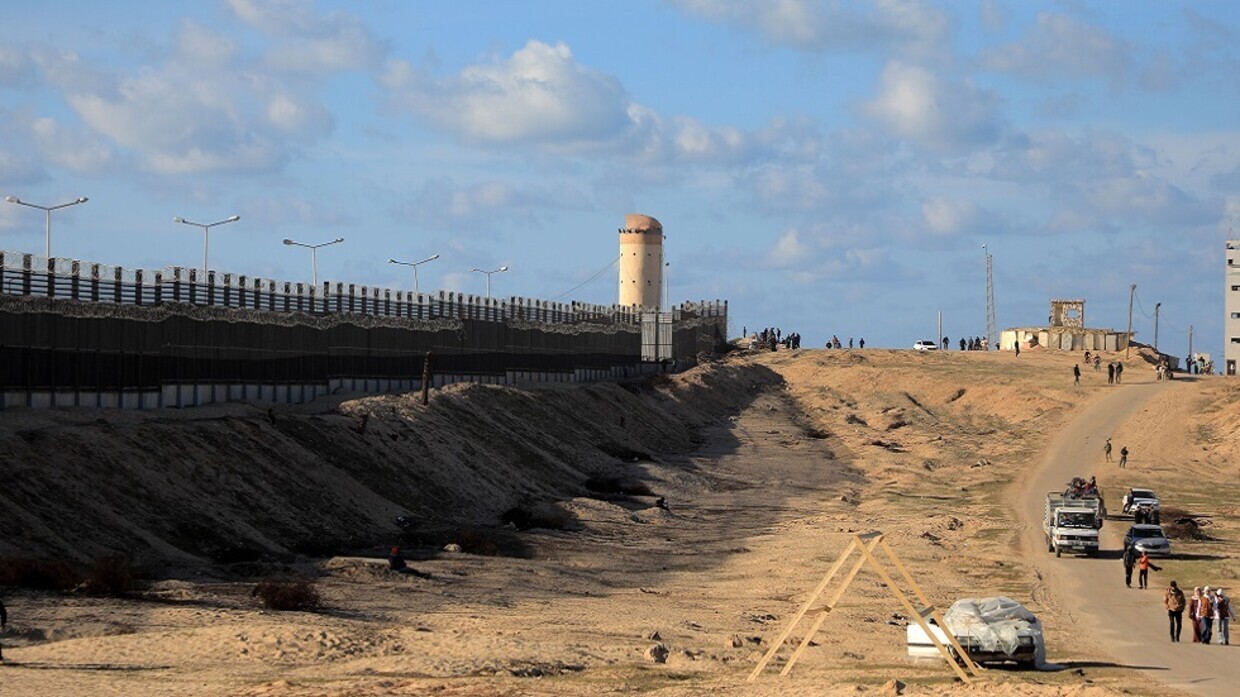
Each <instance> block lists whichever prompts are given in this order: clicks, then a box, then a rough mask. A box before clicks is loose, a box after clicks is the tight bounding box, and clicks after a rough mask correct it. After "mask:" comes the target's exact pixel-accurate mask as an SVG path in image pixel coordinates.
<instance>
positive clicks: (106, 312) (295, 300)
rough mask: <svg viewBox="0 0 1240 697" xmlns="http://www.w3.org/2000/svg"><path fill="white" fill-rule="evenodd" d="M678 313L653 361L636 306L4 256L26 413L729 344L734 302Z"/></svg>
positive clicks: (564, 366) (17, 394)
mask: <svg viewBox="0 0 1240 697" xmlns="http://www.w3.org/2000/svg"><path fill="white" fill-rule="evenodd" d="M647 314H649V313H647ZM664 314H665V315H666V317H667V318H668V319H669V320H670V323H669V324H667V326H665V327H663V329H664V331H663V332H661V334H662V336H661V341H660V343H661V344H662V347H661V348H659V349H658V350H657V351H655V352H654V353H653V354H651V352H649V351H644V350H643V342H642V334H643V331H646V330H648V329H649V328H647V327H644V326H643V324H644V323H643V319H644V318H643V313H641V312H639V311H637V310H636V309H634V308H628V307H621V306H610V307H606V306H599V305H591V304H587V303H578V302H572V303H552V302H547V301H539V300H532V299H527V298H510V299H507V300H492V299H487V298H481V297H477V296H471V295H463V294H457V293H445V292H439V293H436V294H415V293H406V292H404V291H400V290H395V291H394V290H391V289H386V288H374V287H367V286H358V285H354V284H344V283H324V284H322V286H319V287H310V286H307V285H304V284H299V283H292V282H278V281H272V280H269V279H261V278H247V277H245V276H238V275H233V274H216V273H209V274H206V275H205V276H202V275H201V274H200V273H199V272H198V271H196V270H186V269H182V268H175V267H174V268H170V269H165V270H161V271H154V272H152V271H146V270H142V269H138V270H127V269H122V268H119V267H110V266H105V265H102V264H93V263H87V262H78V261H72V260H61V259H42V258H39V257H36V256H34V255H29V254H23V255H13V254H8V253H2V252H0V393H4V392H6V391H7V392H8V395H9V396H8V397H6V399H8V400H9V403H10V404H21V403H34V399H33V398H32V397H31V395H36V394H38V393H49V394H50V393H53V392H64V391H91V392H96V393H102V392H117V393H129V392H133V391H150V390H159V389H162V388H165V387H167V386H169V385H187V384H192V385H237V384H263V385H323V384H331V383H333V382H337V383H341V381H355V380H363V381H366V380H372V379H382V380H394V381H400V382H402V383H404V384H409V383H412V382H416V381H417V380H418V379H419V378H420V376H421V367H422V360H423V356H424V355H425V354H426V353H427V352H432V353H433V354H434V356H435V359H434V371H435V372H436V373H437V374H439V375H450V376H454V377H453V379H454V380H458V379H466V380H468V379H475V378H478V379H484V380H487V381H491V380H492V378H495V377H496V376H505V375H509V374H511V373H512V372H513V371H524V372H526V373H530V372H533V373H540V374H554V373H573V372H575V371H576V372H580V371H586V372H588V373H589V374H591V375H605V374H607V373H608V371H613V370H614V369H616V368H618V367H620V368H625V369H626V370H627V369H628V368H632V367H636V366H639V365H641V364H643V363H646V364H649V363H650V362H652V361H657V362H664V363H666V362H667V361H669V360H677V361H680V360H686V359H687V360H689V361H692V359H693V358H694V357H696V355H697V354H698V353H700V352H702V351H711V350H713V348H715V347H717V346H719V345H721V344H722V343H724V341H725V340H726V339H725V337H724V333H725V331H726V323H727V303H726V302H724V303H720V302H714V303H685V304H683V305H680V306H677V307H676V308H673V310H672V311H671V312H668V313H664ZM645 319H649V317H647V318H645ZM669 330H670V331H669ZM587 379H588V378H587ZM341 384H343V383H341ZM350 384H351V383H350ZM289 394H291V393H289ZM22 395H25V397H23V396H22ZM289 398H290V399H292V397H289ZM178 399H179V398H178ZM92 403H93V402H92ZM2 407H3V405H2V404H0V408H2Z"/></svg>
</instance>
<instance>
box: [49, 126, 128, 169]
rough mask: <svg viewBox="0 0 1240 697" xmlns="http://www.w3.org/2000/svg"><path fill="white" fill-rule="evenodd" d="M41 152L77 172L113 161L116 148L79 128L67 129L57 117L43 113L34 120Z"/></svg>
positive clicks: (97, 167)
mask: <svg viewBox="0 0 1240 697" xmlns="http://www.w3.org/2000/svg"><path fill="white" fill-rule="evenodd" d="M30 130H31V133H32V134H33V136H34V141H35V144H36V145H37V147H38V148H39V152H41V153H42V154H43V156H44V157H46V158H47V159H48V160H50V161H52V162H53V163H55V164H57V165H60V166H61V167H65V168H67V169H71V170H73V171H75V172H94V171H98V170H102V169H105V168H107V167H108V166H109V165H111V164H112V162H113V153H112V149H111V148H109V147H108V146H107V145H105V144H103V143H101V142H99V141H98V139H95V138H91V137H90V136H89V135H88V134H86V133H83V132H81V131H78V130H75V129H67V128H64V127H62V126H61V125H60V124H58V123H57V122H56V121H55V120H54V119H52V118H49V117H46V116H44V117H41V118H38V119H35V120H34V122H33V123H31V124H30Z"/></svg>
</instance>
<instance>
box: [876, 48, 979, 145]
mask: <svg viewBox="0 0 1240 697" xmlns="http://www.w3.org/2000/svg"><path fill="white" fill-rule="evenodd" d="M998 103H999V99H998V97H996V96H995V95H994V94H993V93H991V92H988V91H985V90H982V89H979V88H977V87H975V86H974V85H972V84H971V83H968V82H953V81H949V80H945V79H942V78H940V77H939V75H938V74H937V73H935V72H933V71H931V70H928V69H926V68H924V67H920V66H916V65H908V64H906V63H902V62H899V61H894V62H892V63H889V64H888V65H887V67H886V68H885V69H884V70H883V74H882V77H881V78H880V86H879V93H878V96H877V97H876V98H875V99H874V100H873V101H871V102H869V103H868V104H866V105H865V106H864V112H865V113H866V114H867V115H869V116H870V117H872V118H873V119H875V120H876V121H878V122H879V123H880V124H881V125H882V126H884V127H885V128H886V129H887V131H888V132H890V133H891V134H892V135H894V136H896V137H898V138H902V139H905V140H908V141H911V142H913V143H915V144H917V145H920V146H921V147H924V148H928V149H930V150H934V151H939V152H952V151H959V150H962V149H965V148H970V147H974V146H978V145H982V144H988V143H991V142H993V141H995V140H996V139H997V138H998V135H999V133H1000V131H1001V118H1000V116H999V113H998Z"/></svg>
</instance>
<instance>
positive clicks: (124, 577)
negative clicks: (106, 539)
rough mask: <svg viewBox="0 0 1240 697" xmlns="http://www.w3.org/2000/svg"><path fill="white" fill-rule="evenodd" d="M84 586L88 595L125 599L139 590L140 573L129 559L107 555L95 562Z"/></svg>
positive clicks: (120, 555)
mask: <svg viewBox="0 0 1240 697" xmlns="http://www.w3.org/2000/svg"><path fill="white" fill-rule="evenodd" d="M82 585H83V590H85V591H86V592H87V593H94V594H96V595H109V596H115V597H124V596H127V595H129V594H130V593H132V592H133V591H135V590H137V589H138V573H137V571H136V570H135V569H134V567H133V565H132V564H131V563H130V561H129V557H127V556H125V555H124V554H107V555H104V556H102V557H99V558H98V559H96V560H95V562H94V564H92V565H91V567H90V570H89V571H87V572H86V579H85V580H84V581H83V584H82Z"/></svg>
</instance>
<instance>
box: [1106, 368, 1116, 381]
mask: <svg viewBox="0 0 1240 697" xmlns="http://www.w3.org/2000/svg"><path fill="white" fill-rule="evenodd" d="M1107 384H1108V385H1114V384H1115V364H1114V363H1107Z"/></svg>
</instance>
